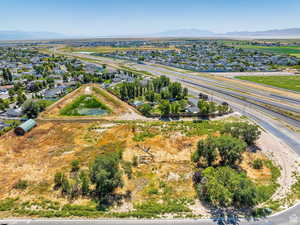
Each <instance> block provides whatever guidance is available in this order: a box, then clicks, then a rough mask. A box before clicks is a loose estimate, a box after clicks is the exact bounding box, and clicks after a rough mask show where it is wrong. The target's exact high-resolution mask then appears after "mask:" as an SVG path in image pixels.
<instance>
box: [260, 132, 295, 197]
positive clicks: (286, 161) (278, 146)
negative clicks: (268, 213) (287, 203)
mask: <svg viewBox="0 0 300 225" xmlns="http://www.w3.org/2000/svg"><path fill="white" fill-rule="evenodd" d="M257 145H258V147H259V148H260V149H262V152H263V153H265V154H266V155H267V156H268V157H269V158H270V159H272V160H273V161H274V162H275V163H276V164H277V165H278V166H280V168H281V176H280V178H279V179H278V183H279V184H280V187H279V188H278V190H277V191H276V193H275V194H274V195H273V199H280V198H284V197H285V196H286V195H287V194H288V193H289V191H290V188H291V186H292V185H293V183H294V182H295V179H294V177H293V175H294V172H298V173H300V166H299V165H300V157H299V156H298V155H297V154H296V153H295V152H294V151H293V150H292V149H290V147H289V146H287V145H286V144H285V143H283V142H281V141H280V140H278V139H277V138H275V137H274V136H273V135H271V134H269V133H266V132H264V131H263V132H262V134H261V137H260V139H259V140H258V142H257Z"/></svg>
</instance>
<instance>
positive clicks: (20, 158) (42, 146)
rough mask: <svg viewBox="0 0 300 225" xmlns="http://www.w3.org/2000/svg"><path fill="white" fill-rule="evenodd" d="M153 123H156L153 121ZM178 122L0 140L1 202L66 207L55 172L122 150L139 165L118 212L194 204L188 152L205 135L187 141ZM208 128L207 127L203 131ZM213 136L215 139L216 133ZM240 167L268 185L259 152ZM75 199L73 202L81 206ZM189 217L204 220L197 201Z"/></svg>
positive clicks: (45, 130)
mask: <svg viewBox="0 0 300 225" xmlns="http://www.w3.org/2000/svg"><path fill="white" fill-rule="evenodd" d="M156 123H157V122H156ZM176 126H177V125H176V123H173V125H172V126H170V125H168V123H163V122H161V123H157V124H156V125H154V126H152V125H147V122H144V123H136V122H126V123H125V122H122V123H116V122H112V121H98V122H86V123H80V122H79V123H78V122H77V123H76V122H70V123H67V122H41V121H40V122H39V124H38V126H37V127H35V128H34V129H33V130H31V131H30V132H29V133H27V134H25V135H24V136H21V137H19V136H16V135H15V134H14V133H13V132H10V133H8V134H7V135H5V136H3V137H1V138H0V186H1V189H0V199H4V198H7V197H17V196H22V200H24V201H25V200H33V199H37V198H40V197H44V198H45V199H49V200H53V201H57V202H60V203H61V204H66V203H68V200H67V199H66V198H63V197H62V196H61V194H60V192H59V191H54V189H53V177H54V174H55V173H56V172H57V171H65V172H67V171H69V170H70V167H71V166H70V163H71V161H72V160H75V159H77V160H79V161H80V166H81V168H82V169H88V167H89V163H90V162H91V161H92V160H93V159H94V158H95V157H96V155H99V154H101V153H103V152H105V151H115V150H116V149H123V160H124V161H130V162H132V161H133V158H137V161H138V166H136V167H133V168H132V170H133V171H132V178H131V179H128V177H127V176H126V175H125V173H124V175H123V180H124V186H123V188H120V189H118V190H117V192H118V193H122V194H125V193H127V192H130V193H131V200H130V201H129V202H128V201H127V202H123V204H122V205H120V206H118V207H116V208H114V209H113V210H114V211H116V212H127V211H130V210H131V209H132V207H133V204H134V203H138V202H143V201H145V200H157V201H159V200H160V199H164V198H169V199H178V198H187V199H192V200H195V199H197V197H196V196H197V195H196V192H195V189H194V187H193V182H192V175H193V165H192V164H191V162H190V158H191V153H192V152H193V151H194V150H195V148H196V143H197V141H198V140H200V139H203V138H206V137H207V135H191V136H187V135H186V134H185V133H184V132H181V131H178V129H177V128H176ZM205 129H209V128H205ZM214 135H218V132H215V133H214ZM244 158H245V159H244V161H243V163H242V165H241V168H242V169H244V170H246V171H247V173H248V175H249V176H250V177H251V178H252V179H254V180H256V181H257V182H259V183H268V181H269V180H270V176H271V174H270V170H269V169H268V168H266V167H264V168H263V169H262V170H259V171H257V170H254V169H253V168H252V167H251V166H250V165H251V162H252V161H253V159H256V158H262V159H265V158H266V157H265V156H264V155H263V154H262V153H261V152H257V153H245V155H244ZM21 179H23V180H27V181H28V182H29V184H30V186H29V187H28V188H27V189H26V190H23V191H21V190H17V189H15V188H14V185H15V184H16V183H17V182H18V181H19V180H21ZM87 201H88V200H87V199H84V198H79V199H77V200H75V201H72V203H75V204H84V203H86V202H87ZM191 209H192V211H193V212H195V213H197V214H202V215H208V209H206V208H205V207H204V206H203V205H201V203H200V202H199V201H198V200H196V201H195V202H194V203H193V204H192V205H191Z"/></svg>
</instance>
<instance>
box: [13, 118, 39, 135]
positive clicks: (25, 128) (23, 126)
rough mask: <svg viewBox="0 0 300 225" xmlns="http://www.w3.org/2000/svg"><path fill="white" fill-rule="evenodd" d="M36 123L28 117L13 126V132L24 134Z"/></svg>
mask: <svg viewBox="0 0 300 225" xmlns="http://www.w3.org/2000/svg"><path fill="white" fill-rule="evenodd" d="M36 125H37V124H36V122H35V121H34V120H33V119H29V120H27V121H26V122H24V123H22V124H21V125H20V126H18V127H16V128H15V133H16V134H17V135H20V136H21V135H24V134H25V133H26V132H28V131H30V130H31V129H32V128H33V127H35V126H36Z"/></svg>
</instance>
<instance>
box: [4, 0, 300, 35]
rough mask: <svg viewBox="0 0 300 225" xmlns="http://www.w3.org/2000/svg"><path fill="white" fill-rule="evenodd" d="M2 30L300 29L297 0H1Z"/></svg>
mask: <svg viewBox="0 0 300 225" xmlns="http://www.w3.org/2000/svg"><path fill="white" fill-rule="evenodd" d="M0 6H1V13H0V30H23V31H49V32H58V33H63V34H67V35H84V36H106V35H132V34H152V33H157V32H162V31H167V30H176V29H190V28H195V29H201V30H202V29H203V30H210V31H213V32H217V33H222V32H227V31H256V30H268V29H283V28H295V27H300V13H299V12H300V0H1V2H0Z"/></svg>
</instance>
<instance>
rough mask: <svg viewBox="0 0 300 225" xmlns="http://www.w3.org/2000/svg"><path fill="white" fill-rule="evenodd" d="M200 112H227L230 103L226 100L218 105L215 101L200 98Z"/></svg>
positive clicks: (206, 113)
mask: <svg viewBox="0 0 300 225" xmlns="http://www.w3.org/2000/svg"><path fill="white" fill-rule="evenodd" d="M198 108H199V112H200V113H201V114H203V115H208V114H212V113H217V112H218V113H221V114H222V113H226V112H228V111H229V110H230V108H229V105H228V104H226V103H225V102H224V103H223V104H221V105H217V104H216V103H215V102H210V101H207V100H205V99H200V100H199V101H198Z"/></svg>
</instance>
